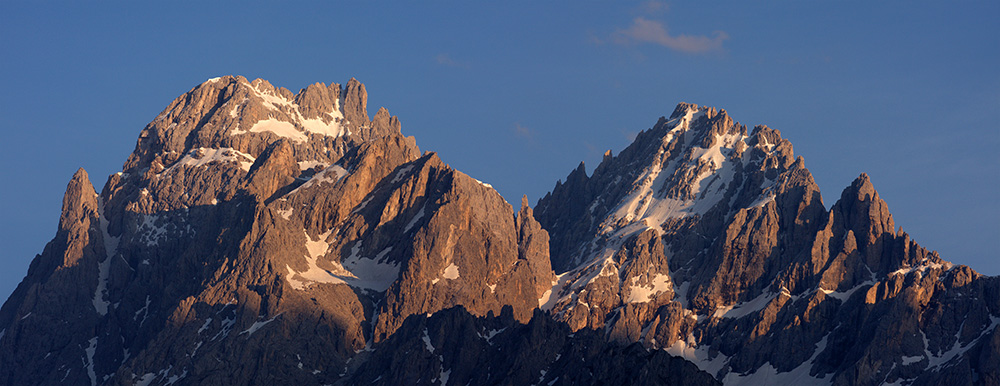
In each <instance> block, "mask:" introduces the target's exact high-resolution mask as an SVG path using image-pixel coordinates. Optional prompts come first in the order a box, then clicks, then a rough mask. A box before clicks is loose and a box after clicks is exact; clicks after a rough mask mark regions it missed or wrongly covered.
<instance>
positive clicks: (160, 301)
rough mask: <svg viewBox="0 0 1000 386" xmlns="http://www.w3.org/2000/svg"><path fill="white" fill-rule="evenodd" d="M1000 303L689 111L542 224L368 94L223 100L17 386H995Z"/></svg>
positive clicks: (767, 140)
mask: <svg viewBox="0 0 1000 386" xmlns="http://www.w3.org/2000/svg"><path fill="white" fill-rule="evenodd" d="M998 326H1000V277H991V276H984V275H981V274H979V273H977V272H976V271H974V270H973V269H972V268H970V267H967V266H961V265H956V264H952V263H950V262H948V261H946V260H944V259H942V258H941V257H940V256H938V254H937V253H936V252H933V251H930V250H928V249H925V248H924V247H922V246H920V245H918V244H917V243H916V242H915V241H913V240H911V239H910V237H909V235H907V234H906V233H905V232H902V231H901V230H899V228H897V227H896V224H895V223H894V222H893V218H892V215H891V214H890V213H889V210H888V205H887V204H886V202H884V201H883V200H882V199H881V198H880V197H879V195H878V193H877V192H876V190H875V188H874V186H873V184H872V181H871V180H870V179H869V177H868V176H867V175H864V174H862V175H860V176H859V177H858V178H857V179H856V180H855V181H854V182H853V183H852V184H851V185H850V186H849V187H847V188H846V189H844V190H843V192H842V193H841V194H840V196H839V198H838V199H837V200H836V202H835V203H834V204H833V205H832V206H831V207H829V209H827V206H825V205H824V201H823V198H822V196H821V194H820V191H819V188H818V187H817V185H816V183H815V182H814V180H813V177H812V175H811V174H810V172H809V170H808V169H807V168H806V167H805V160H804V158H803V157H801V156H796V155H795V154H794V152H793V148H792V144H791V143H790V142H789V141H788V140H786V139H783V138H782V136H781V133H780V132H779V131H778V130H775V129H772V128H769V127H767V126H763V125H759V126H755V127H753V128H748V127H747V126H745V125H742V124H740V123H738V122H736V121H734V120H733V119H732V118H731V117H730V116H729V115H728V114H727V113H726V111H725V110H721V109H716V108H712V107H700V106H697V105H694V104H688V103H681V104H679V105H677V106H676V108H675V109H674V110H673V111H672V112H671V113H670V115H669V116H667V117H661V118H659V119H658V120H657V121H656V122H655V124H654V125H653V126H652V127H651V128H649V129H647V130H644V131H642V132H640V133H639V134H638V135H637V136H636V138H635V141H634V142H633V143H632V144H631V145H629V146H628V147H627V148H625V149H624V150H622V151H621V152H619V153H618V154H617V155H615V154H613V153H612V152H611V151H608V152H607V153H605V156H604V159H603V161H602V162H601V163H600V164H599V165H598V166H597V167H596V168H594V169H593V172H592V173H591V174H590V175H588V173H587V171H586V168H585V166H584V165H583V164H582V163H581V164H580V166H579V167H578V168H576V169H575V170H573V171H571V172H570V173H569V174H568V175H567V176H566V178H565V180H564V181H559V182H557V183H556V184H555V187H554V188H553V189H552V191H551V192H549V193H548V194H546V195H545V197H543V198H541V199H540V200H539V201H538V202H537V203H536V204H535V205H534V206H531V205H530V204H529V202H528V200H527V198H526V197H524V198H522V199H521V201H520V206H519V207H514V206H511V205H510V204H509V203H508V202H507V201H506V200H505V199H504V197H501V196H500V194H499V193H497V191H496V190H494V189H493V187H492V186H490V185H489V184H486V183H483V182H481V181H478V180H476V179H475V178H473V177H470V176H469V175H466V174H464V173H462V172H461V171H458V170H455V169H454V168H452V167H450V166H449V165H447V164H445V163H443V162H442V161H441V159H440V158H438V156H437V155H436V154H435V153H433V152H426V151H421V150H420V149H419V148H418V147H417V144H416V139H414V138H413V137H406V136H404V135H403V134H402V131H401V124H400V121H399V119H398V118H397V117H395V116H392V115H390V114H389V112H388V110H386V109H385V108H381V109H379V110H378V111H377V113H376V114H375V115H374V116H373V117H369V115H368V107H367V91H366V89H365V86H364V85H363V84H361V83H360V82H358V81H357V80H355V79H351V80H350V81H348V82H347V83H346V84H345V85H340V84H335V83H334V84H330V85H329V86H327V85H325V84H323V83H317V84H313V85H310V86H309V87H307V88H305V89H302V90H300V91H299V92H298V93H292V92H290V91H289V90H286V89H284V88H280V87H275V86H273V85H271V84H270V83H269V82H267V81H265V80H261V79H257V80H253V81H249V80H247V79H246V78H243V77H240V76H225V77H221V78H214V79H210V80H208V81H206V82H204V83H202V84H200V85H198V86H196V87H194V88H193V89H191V91H189V92H187V93H185V94H184V95H181V96H180V97H178V98H177V99H175V100H174V101H173V102H172V103H170V105H168V106H167V108H166V109H164V110H163V112H162V113H161V114H160V115H159V116H157V117H156V118H155V119H153V121H152V122H150V123H149V124H148V125H147V126H146V127H145V128H143V130H142V131H141V132H140V133H139V138H138V141H137V143H136V146H135V150H134V151H133V152H132V153H131V154H130V155H129V156H128V158H127V160H126V161H125V163H124V165H123V167H122V171H121V172H118V173H115V174H112V175H110V176H108V178H107V180H106V182H105V184H104V186H103V188H102V189H101V191H100V193H98V192H97V191H96V190H95V188H94V186H93V185H92V184H91V179H90V177H89V175H88V174H87V172H86V171H84V170H83V169H80V170H79V171H77V172H76V174H74V175H73V176H72V178H71V179H70V181H69V183H68V185H67V188H66V193H65V196H64V199H63V205H62V212H61V215H60V219H59V225H58V229H57V232H56V234H55V237H54V238H53V239H52V241H50V242H49V243H48V244H47V245H46V246H45V248H44V250H43V251H42V253H41V254H39V255H37V256H35V258H34V259H33V260H32V262H31V265H30V267H29V269H28V272H27V275H26V276H25V278H24V280H23V281H22V282H21V283H20V284H19V285H18V287H17V288H16V290H15V291H14V293H13V294H12V295H11V296H10V298H8V299H7V301H6V302H5V303H4V304H3V306H2V308H0V383H2V384H7V385H49V384H63V383H68V384H79V385H143V386H148V385H172V384H177V385H182V384H239V385H258V384H259V385H271V384H296V385H326V384H331V385H348V384H380V385H397V384H414V385H417V384H433V385H446V384H451V385H466V384H476V385H478V384H502V385H506V384H511V385H526V384H538V385H572V384H622V385H624V384H685V385H687V384H691V385H701V384H704V385H716V384H724V385H757V384H795V385H809V384H816V385H889V384H892V385H939V384H949V385H998V384H1000V329H998Z"/></svg>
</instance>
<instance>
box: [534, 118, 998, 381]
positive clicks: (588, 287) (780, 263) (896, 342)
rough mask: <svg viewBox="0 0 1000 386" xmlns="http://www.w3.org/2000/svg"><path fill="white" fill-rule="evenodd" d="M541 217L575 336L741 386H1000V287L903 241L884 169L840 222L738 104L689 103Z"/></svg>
mask: <svg viewBox="0 0 1000 386" xmlns="http://www.w3.org/2000/svg"><path fill="white" fill-rule="evenodd" d="M534 209H535V217H536V218H537V219H538V221H539V223H540V224H541V225H542V227H543V228H545V229H546V230H548V231H549V235H550V247H551V256H552V267H553V268H554V269H555V272H556V273H557V274H558V279H557V280H556V281H555V282H554V286H553V289H552V291H551V293H550V295H549V296H548V297H547V298H546V299H545V302H544V304H543V306H542V308H543V309H545V310H547V311H548V312H549V313H550V314H551V315H552V317H553V318H555V319H556V320H559V321H563V322H565V323H567V324H568V325H569V326H570V327H571V328H572V329H574V330H580V329H599V330H603V331H606V332H607V336H608V338H609V339H613V340H617V341H621V342H626V343H627V342H642V344H644V345H645V346H646V347H648V348H651V349H662V350H666V351H668V352H670V353H672V354H674V355H678V356H682V357H685V358H687V359H689V360H691V361H693V362H695V363H696V364H697V365H698V366H699V367H700V368H701V369H702V370H705V371H707V372H709V373H711V374H712V375H713V376H715V377H716V378H717V379H719V380H721V381H723V382H724V383H725V384H768V383H779V384H812V383H815V384H831V383H832V384H838V385H840V384H843V385H856V384H883V383H895V384H940V383H941V382H944V383H948V382H952V381H954V380H958V379H961V380H962V381H963V382H964V381H969V382H971V383H974V384H991V383H990V382H994V383H995V382H997V380H998V378H997V376H998V370H1000V367H998V364H1000V354H998V352H1000V351H998V350H997V348H998V347H1000V341H998V338H997V334H998V332H997V325H998V323H1000V296H998V295H1000V281H998V278H996V277H984V276H982V275H979V274H978V273H976V272H975V271H973V270H972V269H970V268H968V267H964V266H956V265H953V264H951V263H949V262H946V261H944V260H942V259H941V258H940V257H939V256H938V255H937V253H935V252H930V251H928V250H926V249H924V248H922V247H920V246H919V245H917V244H916V243H915V242H913V241H912V240H910V238H909V236H908V235H907V234H906V233H903V232H901V231H900V232H897V231H896V230H895V228H894V227H895V225H894V223H893V220H892V216H891V215H890V214H889V210H888V206H887V204H886V203H885V202H884V201H882V200H881V199H880V198H879V195H878V193H877V192H876V191H875V189H874V187H873V185H872V183H871V181H870V180H869V178H868V176H867V175H864V174H862V175H861V176H860V177H858V178H857V179H856V180H855V181H854V183H853V184H851V186H850V187H848V188H847V189H845V190H844V192H843V193H842V194H841V197H840V199H839V200H838V201H837V202H836V203H835V204H834V205H833V207H832V208H831V209H830V210H826V208H825V207H824V206H823V202H822V199H821V197H820V193H819V188H818V187H817V186H816V184H815V182H814V181H813V178H812V175H811V174H810V173H809V171H808V170H807V169H806V168H805V161H804V160H803V158H802V157H795V156H794V154H793V152H792V145H791V143H789V142H788V141H787V140H785V139H782V138H781V134H780V133H779V132H778V131H777V130H773V129H770V128H768V127H766V126H757V127H755V128H753V129H752V130H747V128H746V127H745V126H743V125H740V124H739V123H735V122H734V121H733V120H732V119H731V118H730V117H729V116H728V115H727V114H726V112H725V111H724V110H716V109H714V108H710V107H698V106H696V105H691V104H685V103H682V104H680V105H678V106H677V108H676V109H675V110H674V112H673V114H671V116H670V117H669V118H660V120H659V121H658V122H657V123H656V125H655V126H653V128H651V129H649V130H646V131H643V132H641V133H639V135H638V136H637V137H636V140H635V142H634V143H632V145H630V146H629V147H628V148H626V149H625V150H623V151H622V152H621V153H620V154H618V155H617V156H613V155H612V154H611V152H610V151H609V152H608V153H606V155H605V157H604V160H603V161H602V162H601V164H600V165H598V166H597V167H596V168H595V169H594V172H593V174H592V175H590V176H588V175H587V174H586V172H585V170H584V168H583V165H582V164H581V166H580V167H579V168H577V169H576V170H574V171H573V172H571V173H570V174H569V175H568V176H567V177H566V180H565V182H563V181H560V182H559V183H557V184H556V187H555V189H554V190H553V191H552V192H551V193H550V194H548V195H546V196H545V197H543V198H542V199H541V200H539V202H538V205H537V206H536V207H535V208H534ZM945 380H947V382H945Z"/></svg>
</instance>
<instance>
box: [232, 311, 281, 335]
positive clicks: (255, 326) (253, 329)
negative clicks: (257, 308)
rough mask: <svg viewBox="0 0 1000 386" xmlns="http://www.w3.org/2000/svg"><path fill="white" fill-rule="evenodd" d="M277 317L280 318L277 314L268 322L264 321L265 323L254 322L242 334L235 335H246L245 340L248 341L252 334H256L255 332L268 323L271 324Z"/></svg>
mask: <svg viewBox="0 0 1000 386" xmlns="http://www.w3.org/2000/svg"><path fill="white" fill-rule="evenodd" d="M279 316H281V314H277V315H275V316H272V317H271V319H268V320H265V321H262V322H254V323H253V325H251V326H250V328H248V329H246V330H243V331H242V332H240V333H239V334H237V335H243V334H247V339H250V336H251V335H253V333H255V332H257V330H260V328H261V327H264V326H266V325H267V324H268V323H271V322H273V321H274V319H275V318H277V317H279Z"/></svg>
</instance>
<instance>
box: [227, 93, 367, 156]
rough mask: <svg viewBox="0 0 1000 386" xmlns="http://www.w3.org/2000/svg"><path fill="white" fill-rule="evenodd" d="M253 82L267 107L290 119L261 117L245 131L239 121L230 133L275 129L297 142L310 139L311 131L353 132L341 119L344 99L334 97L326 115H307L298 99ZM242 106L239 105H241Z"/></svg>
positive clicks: (320, 132)
mask: <svg viewBox="0 0 1000 386" xmlns="http://www.w3.org/2000/svg"><path fill="white" fill-rule="evenodd" d="M254 83H256V84H251V85H249V87H250V90H251V91H252V92H253V94H254V95H255V96H256V97H258V98H259V99H260V100H261V102H262V104H263V105H264V107H266V108H268V109H270V110H272V111H275V112H281V113H284V114H286V115H288V117H289V119H290V121H286V120H282V119H278V118H276V117H274V116H268V118H267V119H264V120H260V121H257V123H255V124H254V125H253V126H252V127H251V128H250V130H248V131H244V130H241V129H240V127H239V122H237V123H236V126H235V127H234V128H233V129H231V130H230V135H238V134H244V133H247V132H251V133H260V132H271V133H274V134H275V135H278V136H280V137H285V138H290V139H292V140H293V141H296V142H300V143H301V142H306V141H308V140H309V134H319V135H323V136H328V137H340V136H343V135H347V134H350V132H349V131H348V130H347V128H346V127H344V126H343V125H342V124H341V122H343V121H344V114H343V113H341V112H340V100H339V99H337V100H335V101H334V103H333V106H331V107H330V111H327V112H324V113H323V115H325V118H326V120H324V117H322V116H321V117H316V118H306V117H305V116H303V115H302V109H301V106H299V105H298V104H297V103H295V102H294V101H291V100H288V99H286V98H285V97H284V96H282V95H280V94H279V93H277V92H275V91H274V90H270V89H261V87H260V86H261V85H262V84H263V82H254ZM237 107H238V106H237ZM235 112H236V107H234V108H233V110H232V111H230V116H231V117H233V118H235V117H236V115H235Z"/></svg>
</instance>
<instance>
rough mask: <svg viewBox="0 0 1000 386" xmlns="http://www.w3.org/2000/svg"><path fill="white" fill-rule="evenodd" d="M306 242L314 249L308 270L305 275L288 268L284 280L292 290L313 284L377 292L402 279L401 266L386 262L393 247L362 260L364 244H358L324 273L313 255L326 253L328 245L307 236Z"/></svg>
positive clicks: (311, 252)
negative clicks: (400, 277)
mask: <svg viewBox="0 0 1000 386" xmlns="http://www.w3.org/2000/svg"><path fill="white" fill-rule="evenodd" d="M326 236H329V232H328V233H326V234H325V236H322V237H321V239H322V240H325V239H326ZM306 239H307V249H309V248H310V246H309V245H310V244H309V243H311V245H312V248H313V249H312V250H311V251H310V256H307V257H306V261H307V263H308V265H309V268H308V269H307V270H306V271H305V272H297V271H295V270H293V269H292V267H290V266H286V268H287V269H288V275H286V276H285V279H286V280H287V281H288V282H289V284H291V285H292V288H295V289H297V290H303V289H306V288H307V287H308V286H309V285H310V284H311V283H330V284H347V285H350V286H352V287H357V288H366V289H371V290H375V291H379V292H382V291H385V290H386V289H388V288H389V286H390V285H391V284H392V283H393V282H395V281H396V279H397V278H398V277H399V264H398V263H388V262H384V261H383V260H384V259H385V256H386V255H387V254H388V253H389V252H390V251H392V247H387V248H386V249H383V250H382V251H381V252H379V253H378V255H376V256H375V258H367V257H362V256H361V255H360V252H361V242H360V241H358V242H357V243H355V244H354V247H353V248H352V249H351V255H350V256H348V257H347V259H344V261H342V262H340V263H337V262H335V261H331V262H330V264H331V265H333V269H332V270H325V269H323V268H320V267H319V266H318V265H317V263H316V261H317V258H318V257H319V256H320V255H318V254H314V252H319V250H320V248H324V249H323V254H325V253H326V249H325V248H327V247H329V245H328V244H325V242H324V243H323V244H324V246H321V245H319V244H317V243H318V242H314V241H312V240H311V239H309V238H308V235H307V236H306Z"/></svg>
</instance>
